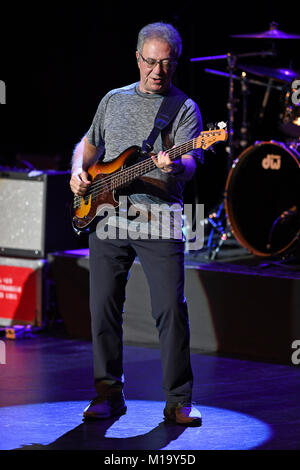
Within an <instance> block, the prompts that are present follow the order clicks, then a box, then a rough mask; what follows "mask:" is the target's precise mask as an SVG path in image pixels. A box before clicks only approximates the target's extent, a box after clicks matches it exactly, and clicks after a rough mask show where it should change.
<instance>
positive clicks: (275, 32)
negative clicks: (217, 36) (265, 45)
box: [230, 21, 300, 40]
mask: <svg viewBox="0 0 300 470" xmlns="http://www.w3.org/2000/svg"><path fill="white" fill-rule="evenodd" d="M230 37H232V38H246V39H272V40H273V39H300V35H299V34H290V33H285V32H284V31H280V30H279V29H278V23H276V22H275V21H272V23H270V26H269V29H268V30H267V31H263V32H261V33H251V34H233V35H231V36H230Z"/></svg>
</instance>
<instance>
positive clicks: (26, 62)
mask: <svg viewBox="0 0 300 470" xmlns="http://www.w3.org/2000/svg"><path fill="white" fill-rule="evenodd" d="M37 5H38V6H32V7H31V6H29V5H28V4H27V3H26V4H25V5H20V4H16V5H15V6H11V7H8V9H7V10H6V13H5V15H3V17H2V27H1V32H0V35H1V59H0V60H1V63H0V66H1V67H0V79H1V80H3V81H4V82H5V84H6V93H7V98H6V101H7V102H6V105H3V106H1V107H0V133H1V138H0V158H1V164H2V165H6V166H8V167H11V168H13V167H15V166H16V167H19V168H22V167H23V168H24V167H26V163H24V161H27V162H29V163H31V164H33V165H34V166H35V167H37V168H39V169H47V168H49V169H50V168H56V169H59V170H65V169H68V168H69V162H70V158H71V154H72V150H73V148H74V145H75V144H76V143H77V142H78V141H79V140H80V139H81V137H82V136H83V134H84V133H85V132H86V131H87V130H88V128H89V126H90V123H91V120H92V118H93V116H94V113H95V111H96V109H97V106H98V102H99V101H100V99H101V97H102V96H103V95H104V94H105V93H106V92H107V91H109V90H110V89H112V88H115V87H120V86H123V85H126V84H129V83H131V82H134V81H137V80H138V71H137V67H136V61H135V47H136V37H137V33H138V31H139V29H140V28H141V27H142V26H143V25H145V24H146V23H149V22H153V21H160V20H162V21H166V22H171V23H173V24H174V26H176V27H177V28H178V30H179V32H180V33H181V35H182V38H183V56H182V59H181V61H180V63H179V66H178V71H177V75H176V79H175V84H176V85H177V86H179V87H180V88H182V89H183V90H184V91H185V92H187V93H188V94H189V95H190V96H191V97H192V98H193V99H194V100H195V101H196V102H197V103H198V105H199V107H200V109H201V112H202V115H203V120H204V124H207V123H208V122H216V121H220V120H227V116H228V111H227V107H226V104H227V99H228V80H227V79H226V78H221V77H219V76H216V75H212V74H208V73H206V72H205V71H204V68H205V67H209V68H213V69H218V70H223V71H226V66H227V62H226V60H222V61H210V62H194V63H191V62H190V58H193V57H198V56H208V55H218V54H226V53H227V52H229V51H231V52H249V51H251V52H256V51H262V50H267V49H269V47H270V44H269V43H268V41H266V40H258V39H234V38H231V37H230V35H231V34H238V33H255V32H261V31H265V30H267V29H268V28H269V24H270V22H271V21H276V22H278V28H279V29H280V30H283V31H285V32H289V33H300V28H299V15H298V10H296V3H295V2H291V3H283V2H276V4H274V2H257V3H254V2H250V1H246V2H237V1H234V2H232V1H227V2H222V3H221V2H200V1H188V0H185V1H182V2H169V1H165V2H149V3H148V2H147V3H142V2H139V3H137V4H136V3H134V2H127V3H125V2H123V3H120V4H119V3H115V2H111V3H110V6H108V2H105V5H104V2H95V3H94V2H93V3H89V2H80V3H76V4H69V3H66V4H65V3H62V2H61V3H60V4H56V3H53V2H51V3H50V2H49V3H43V4H42V3H40V4H37ZM275 46H276V49H277V51H278V55H277V57H271V58H270V57H268V58H264V59H259V58H258V59H251V60H250V59H248V60H247V61H244V63H247V64H256V65H262V64H263V65H268V66H271V67H279V66H280V67H290V68H293V69H299V68H300V67H299V65H300V64H299V61H300V59H299V46H300V41H297V40H282V41H275ZM237 72H238V73H240V69H237ZM256 78H257V77H256ZM249 92H250V94H249V100H248V105H249V107H248V113H249V114H248V120H249V132H248V139H249V143H252V142H253V141H255V140H257V139H265V138H266V139H269V138H273V139H275V140H281V139H282V136H281V135H280V133H279V132H278V129H277V116H278V112H279V111H280V106H281V104H280V98H281V96H280V92H279V91H276V90H275V91H272V92H271V97H270V101H269V103H268V109H267V112H266V116H265V119H264V122H260V123H259V122H258V120H257V115H258V111H259V109H260V106H261V103H262V99H263V95H264V92H265V89H264V88H263V87H260V86H256V87H255V86H251V87H250V88H249ZM235 96H236V98H237V99H241V93H240V85H239V83H238V82H236V83H235ZM237 108H238V110H237V114H236V122H235V126H236V127H235V131H236V135H237V137H238V134H239V127H240V103H239V102H237ZM216 149H218V150H217V153H216V155H214V154H212V153H211V152H207V153H206V160H205V165H204V167H203V168H201V169H198V171H197V175H196V178H195V180H194V182H193V184H192V185H190V186H189V188H187V190H186V199H187V200H190V199H195V198H196V199H197V200H198V201H199V202H202V203H205V208H206V211H207V210H210V209H211V208H212V207H213V206H214V205H215V204H217V202H218V200H219V198H221V197H222V191H223V186H224V183H225V179H226V167H227V162H226V159H227V154H226V152H225V146H224V145H222V144H220V145H219V147H216ZM236 153H237V155H238V154H239V149H237V150H236Z"/></svg>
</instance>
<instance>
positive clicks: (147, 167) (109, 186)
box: [74, 138, 197, 209]
mask: <svg viewBox="0 0 300 470" xmlns="http://www.w3.org/2000/svg"><path fill="white" fill-rule="evenodd" d="M196 140H197V138H195V139H192V140H190V141H188V142H185V143H184V144H182V145H180V146H178V147H176V148H174V149H170V150H169V151H167V152H168V153H169V157H170V159H171V160H172V159H174V158H176V157H178V156H180V155H183V154H184V153H185V152H186V151H188V150H191V149H193V148H194V147H195V141H196ZM155 168H156V166H155V164H154V162H153V160H152V158H151V157H149V158H148V159H147V160H145V161H142V162H138V163H135V164H134V165H131V166H130V167H128V168H126V169H124V170H123V171H122V173H121V174H113V175H110V176H107V177H104V178H102V179H101V180H100V181H96V182H95V183H94V184H93V187H92V188H88V191H87V192H86V193H85V195H84V196H74V208H75V209H76V208H77V207H80V205H81V202H80V200H81V198H83V199H85V198H87V199H88V198H89V196H90V195H92V197H93V196H97V195H99V194H104V193H105V192H107V191H111V190H113V189H116V187H118V186H122V185H123V184H125V183H127V182H129V181H131V180H132V179H133V177H138V176H140V175H142V174H145V173H148V171H151V170H152V169H155ZM136 170H139V173H138V174H137V175H136V174H135V173H136ZM114 183H115V185H114ZM98 186H99V187H100V189H99V190H98ZM103 186H104V189H102V188H103ZM97 190H98V191H97ZM75 201H76V203H75Z"/></svg>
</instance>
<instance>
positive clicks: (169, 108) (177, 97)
mask: <svg viewBox="0 0 300 470" xmlns="http://www.w3.org/2000/svg"><path fill="white" fill-rule="evenodd" d="M187 99H188V96H187V95H186V94H185V93H184V92H183V91H181V90H179V89H178V88H176V87H175V86H173V87H172V88H171V90H170V91H169V93H168V94H167V95H166V96H165V98H164V99H163V101H162V103H161V105H160V108H159V110H158V113H157V115H156V117H155V120H154V127H153V129H152V131H151V132H150V134H149V136H148V138H147V139H146V140H144V142H143V146H142V151H143V152H144V153H148V152H151V150H152V149H153V146H154V142H155V141H156V139H157V137H158V135H159V133H160V132H161V131H162V130H163V129H165V128H166V127H167V126H168V125H169V124H170V123H171V122H172V121H173V119H174V118H175V116H176V115H177V113H178V111H179V110H180V108H181V106H182V105H183V103H184V102H185V101H186V100H187Z"/></svg>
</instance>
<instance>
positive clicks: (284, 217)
mask: <svg viewBox="0 0 300 470" xmlns="http://www.w3.org/2000/svg"><path fill="white" fill-rule="evenodd" d="M231 37H238V38H243V37H244V38H257V39H269V40H273V39H274V40H275V39H300V35H295V34H289V33H285V32H283V31H280V30H279V29H278V24H277V23H275V22H272V23H271V24H270V28H269V30H268V31H264V32H262V33H255V34H242V35H232V36H231ZM274 45H275V42H274V41H272V42H271V47H272V50H271V51H267V53H266V52H265V53H260V54H259V55H276V52H275V47H274ZM252 55H257V54H256V53H253V54H252ZM242 56H243V54H239V55H238V56H234V57H232V55H231V53H228V54H227V55H218V56H208V57H200V58H194V59H191V61H193V62H194V61H205V60H222V59H227V62H228V69H229V70H228V72H229V73H227V74H226V73H225V72H221V71H216V70H212V69H206V70H205V71H206V72H208V73H214V74H215V75H220V76H224V77H227V78H228V79H229V91H228V97H229V98H228V102H227V108H228V112H229V119H228V131H229V132H228V134H229V141H228V147H227V149H226V150H227V153H228V159H227V163H228V174H227V181H226V188H225V194H224V201H223V202H222V203H221V204H220V205H219V207H218V210H217V211H215V212H213V213H212V214H210V216H209V218H208V222H209V223H210V225H211V226H212V230H211V233H210V235H209V239H208V248H209V257H210V258H215V257H216V255H217V253H218V252H219V250H220V247H221V245H222V244H223V242H224V241H225V240H226V239H227V238H228V235H229V236H230V235H231V234H232V235H234V236H235V238H236V239H237V241H238V242H239V243H240V244H241V245H242V246H244V247H246V248H247V249H248V251H249V252H250V253H252V254H255V255H258V256H271V255H276V256H278V255H280V256H281V257H285V256H286V255H287V253H288V251H289V249H290V247H292V246H293V245H294V243H295V241H296V240H298V238H299V233H300V230H299V227H298V225H297V223H298V222H297V220H298V219H297V218H296V215H297V207H298V203H300V201H299V200H298V199H299V198H297V197H296V199H297V205H295V206H293V205H290V204H287V205H286V206H285V207H284V206H283V208H282V207H281V210H280V211H279V214H280V215H279V217H278V210H279V208H278V207H276V211H277V214H275V215H272V217H273V218H272V220H269V218H270V216H269V215H267V213H266V214H260V216H261V217H262V218H263V216H265V217H266V219H267V220H268V227H267V228H266V227H264V226H263V230H264V232H263V234H264V237H265V238H266V241H265V240H264V246H263V247H260V246H259V247H258V248H257V247H255V246H254V248H253V247H252V246H251V244H249V241H247V239H243V236H241V235H240V234H239V227H238V226H237V227H236V226H235V225H234V223H232V220H231V219H232V217H230V213H229V207H230V204H229V200H230V197H231V194H229V193H228V190H229V189H231V187H232V183H230V182H229V181H230V178H233V179H235V177H233V176H232V172H233V171H237V170H236V168H240V164H239V161H240V158H241V156H244V158H246V156H247V153H248V152H250V150H249V149H250V148H251V147H249V148H246V149H245V150H244V151H243V152H242V154H241V155H240V157H239V158H238V159H237V160H235V161H234V162H232V159H233V158H232V157H233V147H234V142H233V127H234V111H235V109H234V103H235V100H234V98H233V91H234V89H233V81H234V80H239V81H241V86H243V85H244V84H246V85H247V84H249V83H255V84H257V85H259V86H264V87H266V91H265V95H264V98H263V102H262V106H261V110H260V118H261V119H262V118H263V117H264V114H265V109H266V106H267V103H268V100H269V97H270V92H271V90H272V89H277V90H279V91H281V92H282V90H283V89H284V83H291V81H292V80H294V79H295V78H297V77H299V74H298V73H297V72H295V71H293V70H291V69H284V68H279V69H274V68H273V69H272V68H267V67H257V66H255V67H248V66H247V65H245V66H243V65H239V64H237V59H240V58H241V57H242ZM246 56H247V54H245V57H246ZM249 56H250V54H248V57H249ZM236 68H240V69H242V71H243V72H242V77H239V76H238V75H236V74H235V73H233V71H234V69H236ZM246 73H252V74H253V75H258V76H259V77H263V78H267V79H268V81H267V83H264V82H261V81H259V80H254V79H249V78H248V77H247V76H246ZM242 79H244V82H242ZM278 81H279V82H283V83H282V84H281V83H277V82H278ZM242 93H243V113H242V126H241V137H242V138H241V142H242V144H243V145H245V144H246V145H247V142H245V141H244V140H243V136H246V132H247V131H246V126H245V124H247V119H246V112H245V110H246V109H247V101H246V96H247V92H246V87H243V88H242ZM290 111H291V110H290V108H287V109H286V115H287V116H289V119H290V116H291V114H289V113H290ZM290 120H291V119H290ZM291 124H293V126H297V127H296V130H298V124H299V129H300V113H299V114H298V113H294V115H293V119H292V120H291ZM290 135H291V134H290ZM292 136H293V137H294V139H293V141H292V144H291V145H289V147H288V148H287V149H286V150H281V151H285V152H287V154H283V156H282V158H283V162H284V163H285V160H286V159H287V155H289V157H288V158H290V159H291V157H290V156H291V155H292V156H294V157H293V162H294V163H295V161H296V162H297V167H296V168H294V169H293V170H295V171H293V176H294V177H296V178H299V163H298V162H299V160H300V158H299V152H298V149H299V146H300V135H298V134H296V135H295V134H293V135H292ZM295 138H297V139H299V140H296V139H295ZM266 144H267V143H265V144H264V145H266ZM269 144H270V145H278V146H279V148H282V149H283V148H284V144H282V145H280V143H276V142H269ZM246 145H245V146H246ZM260 145H263V143H256V144H255V146H260ZM255 148H256V147H255ZM245 152H246V154H245ZM295 154H296V155H297V157H295ZM264 158H265V159H266V162H267V163H268V158H269V156H268V155H265V156H264ZM270 158H271V157H270ZM280 159H281V156H280ZM280 159H279V160H278V161H280V162H281V160H280ZM278 161H277V162H276V161H275V160H274V161H272V164H270V165H269V169H265V170H264V168H263V165H262V164H261V162H260V165H261V168H262V169H263V171H272V172H273V173H272V174H273V177H274V175H275V174H276V173H275V171H277V174H278V175H279V177H280V175H281V174H282V169H281V167H280V164H279V163H278ZM230 166H231V168H230ZM265 166H266V167H268V165H267V164H265ZM283 167H284V165H283ZM271 168H272V169H271ZM275 168H278V169H277V170H275ZM230 175H231V176H230ZM263 177H266V174H265V175H263ZM285 183H286V184H288V183H287V182H286V181H285ZM299 184H300V182H299V181H298V180H297V184H296V185H295V187H294V188H293V189H294V190H295V191H297V189H298V188H299ZM254 187H255V183H254ZM295 188H297V189H295ZM273 189H274V188H273ZM287 190H288V191H287V193H289V190H290V187H289V185H288V187H287ZM298 192H299V191H298ZM283 202H289V201H284V198H283ZM237 203H238V204H239V201H238V202H237ZM277 203H278V204H279V202H278V201H277ZM241 206H242V204H241ZM294 207H296V211H294V210H293V208H294ZM271 209H272V208H271ZM291 211H292V212H291ZM258 212H259V211H258ZM271 212H272V211H271ZM254 215H255V214H254ZM254 219H255V217H254ZM292 219H293V220H294V221H295V220H296V226H292V227H289V225H290V223H291V220H292ZM247 223H249V224H251V223H253V221H251V217H250V216H249V220H247ZM247 223H246V225H247ZM256 225H257V223H256ZM282 226H286V227H288V228H289V230H290V231H292V238H291V240H290V239H289V237H288V235H287V234H286V233H285V234H284V236H283V240H284V241H283V243H284V245H283V246H280V243H279V242H278V236H277V235H276V232H277V231H278V227H279V228H281V227H282ZM299 226H300V222H299ZM228 227H229V230H228ZM258 228H260V225H259V224H258ZM266 231H267V234H265V232H266ZM215 232H217V234H218V236H219V242H218V244H217V245H216V244H215V245H214V246H213V245H212V243H213V242H212V239H213V234H214V233H215ZM279 238H280V237H279ZM278 243H279V246H278Z"/></svg>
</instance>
